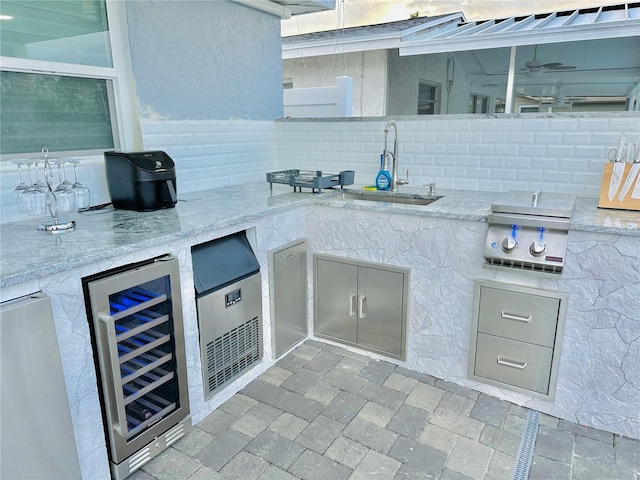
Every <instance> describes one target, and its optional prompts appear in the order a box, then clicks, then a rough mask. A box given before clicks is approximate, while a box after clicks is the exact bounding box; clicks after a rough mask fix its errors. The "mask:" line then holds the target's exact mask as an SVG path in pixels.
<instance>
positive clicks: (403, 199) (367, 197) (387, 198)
mask: <svg viewBox="0 0 640 480" xmlns="http://www.w3.org/2000/svg"><path fill="white" fill-rule="evenodd" d="M339 198H341V199H343V200H364V201H367V202H383V203H403V204H407V205H429V204H431V203H433V202H435V201H436V200H438V199H439V198H442V197H438V196H426V195H424V196H417V195H416V196H396V195H393V194H388V193H374V192H366V193H342V194H341V195H340V197H339Z"/></svg>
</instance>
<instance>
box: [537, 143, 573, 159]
mask: <svg viewBox="0 0 640 480" xmlns="http://www.w3.org/2000/svg"><path fill="white" fill-rule="evenodd" d="M545 147H546V149H547V150H546V155H544V156H547V157H573V152H574V149H575V150H576V151H577V148H579V147H574V146H573V145H545Z"/></svg>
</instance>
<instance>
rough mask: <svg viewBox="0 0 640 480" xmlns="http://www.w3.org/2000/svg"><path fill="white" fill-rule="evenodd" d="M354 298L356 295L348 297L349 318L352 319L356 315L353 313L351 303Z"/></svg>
mask: <svg viewBox="0 0 640 480" xmlns="http://www.w3.org/2000/svg"><path fill="white" fill-rule="evenodd" d="M355 298H356V294H355V293H353V294H351V295H349V316H350V317H353V316H354V315H355V314H356V312H355V310H354V308H353V301H354V300H355Z"/></svg>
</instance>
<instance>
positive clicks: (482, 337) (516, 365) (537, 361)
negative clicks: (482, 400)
mask: <svg viewBox="0 0 640 480" xmlns="http://www.w3.org/2000/svg"><path fill="white" fill-rule="evenodd" d="M477 341H478V346H477V349H476V352H477V353H476V366H475V372H474V373H475V375H477V376H478V377H482V378H488V379H491V380H495V381H497V382H501V383H505V384H507V385H514V386H516V387H520V388H524V389H527V390H533V391H534V392H538V393H542V394H545V395H546V394H547V393H548V392H549V378H550V375H551V358H552V355H553V349H552V348H549V347H541V346H539V345H533V344H531V343H525V342H519V341H517V340H508V339H506V338H502V337H496V336H495V335H487V334H484V333H479V334H478V340H477Z"/></svg>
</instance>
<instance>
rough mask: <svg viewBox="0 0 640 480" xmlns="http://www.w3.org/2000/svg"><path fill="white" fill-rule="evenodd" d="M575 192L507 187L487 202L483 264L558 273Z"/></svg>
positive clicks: (562, 259) (563, 258) (564, 251)
mask: <svg viewBox="0 0 640 480" xmlns="http://www.w3.org/2000/svg"><path fill="white" fill-rule="evenodd" d="M574 202H575V196H573V195H568V194H560V193H542V192H541V191H536V192H521V191H511V192H508V193H507V194H505V195H504V196H503V197H501V198H500V199H499V200H498V201H497V202H496V203H494V204H493V205H491V214H490V215H489V217H488V219H487V221H488V223H489V229H488V231H487V239H486V242H485V247H484V258H485V262H486V265H488V266H494V267H504V268H509V269H512V270H516V269H517V270H522V271H534V272H543V273H548V274H553V275H560V274H562V270H563V268H564V261H565V253H566V249H567V238H568V233H569V222H570V220H571V213H572V212H573V205H574Z"/></svg>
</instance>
